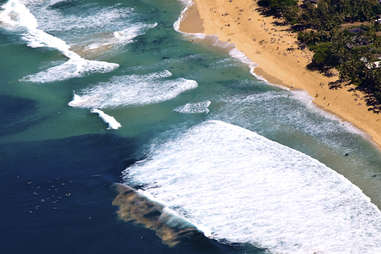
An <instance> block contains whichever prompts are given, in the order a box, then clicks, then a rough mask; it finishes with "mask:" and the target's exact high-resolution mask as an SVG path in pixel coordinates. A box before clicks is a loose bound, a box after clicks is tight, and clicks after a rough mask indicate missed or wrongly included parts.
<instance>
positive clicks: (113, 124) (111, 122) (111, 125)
mask: <svg viewBox="0 0 381 254" xmlns="http://www.w3.org/2000/svg"><path fill="white" fill-rule="evenodd" d="M90 112H91V113H94V114H98V116H99V117H100V118H101V119H102V120H103V121H104V122H105V123H107V125H108V128H107V129H113V130H117V129H119V128H120V127H122V125H121V124H120V123H119V122H118V121H117V120H116V119H115V118H114V117H113V116H110V115H108V114H106V113H105V112H103V111H102V110H99V109H91V111H90Z"/></svg>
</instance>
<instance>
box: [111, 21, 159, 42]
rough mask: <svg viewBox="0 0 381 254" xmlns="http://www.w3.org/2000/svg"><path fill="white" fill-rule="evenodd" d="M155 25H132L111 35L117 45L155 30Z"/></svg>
mask: <svg viewBox="0 0 381 254" xmlns="http://www.w3.org/2000/svg"><path fill="white" fill-rule="evenodd" d="M156 26H157V23H154V24H140V23H138V24H134V25H131V26H130V27H127V28H125V29H123V30H121V31H116V32H114V33H113V35H114V37H115V38H116V39H117V40H118V42H119V43H125V42H131V41H132V40H133V39H134V38H135V37H137V36H139V35H142V34H144V32H145V31H146V30H148V29H152V28H155V27H156Z"/></svg>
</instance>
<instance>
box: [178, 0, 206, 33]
mask: <svg viewBox="0 0 381 254" xmlns="http://www.w3.org/2000/svg"><path fill="white" fill-rule="evenodd" d="M180 2H181V3H182V4H183V5H184V9H183V10H182V11H181V14H180V16H179V17H178V18H177V20H176V21H175V23H173V29H175V31H177V32H178V33H181V34H182V35H185V36H190V37H195V38H198V39H204V38H205V37H206V36H205V34H203V33H186V32H183V31H180V24H181V21H182V20H183V19H184V16H185V13H186V12H187V11H188V9H189V8H190V7H191V6H192V4H193V1H192V0H180Z"/></svg>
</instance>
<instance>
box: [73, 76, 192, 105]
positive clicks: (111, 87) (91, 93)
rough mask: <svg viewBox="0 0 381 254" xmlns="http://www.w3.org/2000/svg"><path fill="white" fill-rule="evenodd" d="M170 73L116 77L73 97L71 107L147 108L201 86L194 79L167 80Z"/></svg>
mask: <svg viewBox="0 0 381 254" xmlns="http://www.w3.org/2000/svg"><path fill="white" fill-rule="evenodd" d="M171 75H172V74H171V73H170V72H169V71H163V72H156V73H152V74H148V75H126V76H120V77H113V78H112V79H111V80H110V82H107V83H100V84H98V85H96V86H95V87H92V88H88V89H84V90H82V91H80V93H79V94H74V97H73V100H72V101H70V102H69V106H71V107H80V108H114V107H118V106H129V105H144V104H153V103H159V102H163V101H167V100H170V99H173V98H175V97H176V96H178V95H179V94H181V93H183V92H185V91H187V90H190V89H194V88H196V87H197V86H198V84H197V82H196V81H194V80H187V79H183V78H178V79H174V80H165V79H164V78H167V77H169V76H171Z"/></svg>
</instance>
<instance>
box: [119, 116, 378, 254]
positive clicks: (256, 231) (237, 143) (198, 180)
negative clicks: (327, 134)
mask: <svg viewBox="0 0 381 254" xmlns="http://www.w3.org/2000/svg"><path fill="white" fill-rule="evenodd" d="M123 175H124V177H125V179H126V181H129V182H128V183H129V184H131V183H132V184H143V185H144V186H145V187H144V192H145V193H148V194H149V195H152V196H153V197H154V198H156V199H157V200H160V202H162V204H164V205H166V206H167V207H168V208H169V209H172V210H174V211H176V212H177V213H178V214H180V215H181V216H183V217H184V218H186V219H187V220H188V221H190V222H191V223H192V224H194V225H202V226H203V227H205V228H207V229H208V230H210V235H209V236H210V237H212V238H215V239H218V240H225V241H228V242H233V243H251V244H253V245H255V246H258V247H262V248H266V249H269V250H270V252H273V253H303V254H304V253H330V254H331V253H343V254H344V253H364V254H365V253H372V254H376V253H381V213H380V211H379V210H378V209H377V207H376V206H375V205H374V204H372V203H371V202H370V199H369V198H368V197H367V196H365V195H364V194H363V193H362V192H361V190H360V189H359V188H358V187H356V186H355V185H353V184H352V183H350V182H349V181H348V180H347V179H346V178H344V177H343V176H342V175H340V174H338V173H336V172H335V171H333V170H332V169H330V168H328V167H326V166H325V165H323V164H321V163H320V162H318V161H317V160H315V159H313V158H311V157H309V156H307V155H305V154H302V153H300V152H298V151H295V150H293V149H290V148H288V147H286V146H283V145H281V144H278V143H276V142H273V141H271V140H268V139H266V138H265V137H262V136H260V135H258V134H256V133H254V132H251V131H249V130H246V129H243V128H241V127H238V126H234V125H231V124H227V123H224V122H221V121H207V122H204V123H201V124H199V125H197V126H195V127H193V128H191V129H190V130H188V131H187V132H185V133H183V134H181V135H180V136H179V137H177V138H174V139H173V140H170V141H168V142H166V143H164V144H161V145H157V146H153V148H152V154H151V155H150V156H149V157H148V158H147V159H146V160H143V161H140V162H138V163H136V164H135V165H133V166H131V167H129V168H127V169H126V170H125V171H124V172H123Z"/></svg>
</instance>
